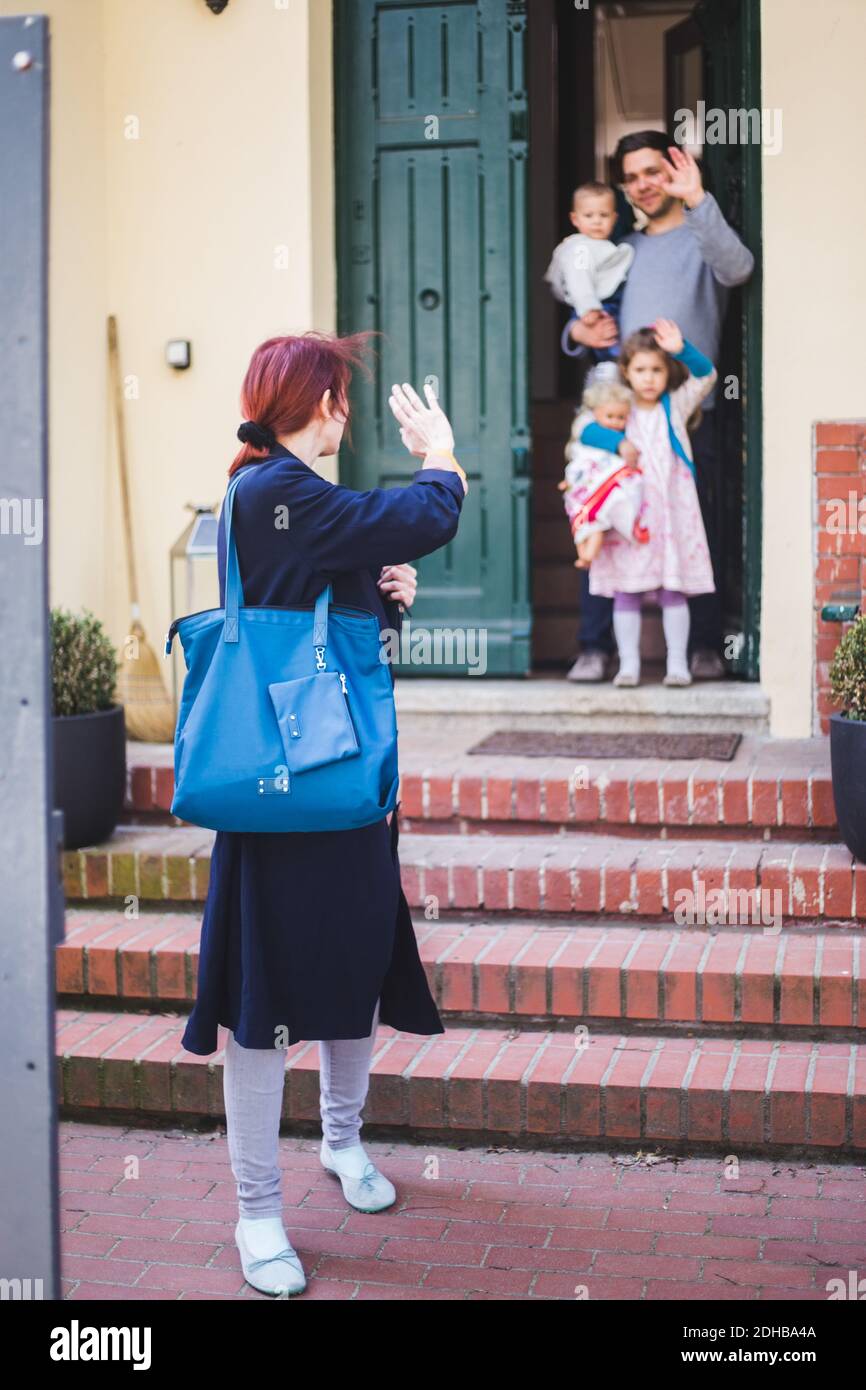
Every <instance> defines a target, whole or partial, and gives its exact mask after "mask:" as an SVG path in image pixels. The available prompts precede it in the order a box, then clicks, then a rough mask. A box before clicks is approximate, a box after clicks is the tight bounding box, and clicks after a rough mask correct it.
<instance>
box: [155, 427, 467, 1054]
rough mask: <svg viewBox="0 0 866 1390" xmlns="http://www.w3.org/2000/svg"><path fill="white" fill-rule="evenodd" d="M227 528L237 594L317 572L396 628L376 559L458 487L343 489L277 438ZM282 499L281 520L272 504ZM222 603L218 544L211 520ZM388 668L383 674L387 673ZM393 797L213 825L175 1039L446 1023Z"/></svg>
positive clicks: (457, 498)
mask: <svg viewBox="0 0 866 1390" xmlns="http://www.w3.org/2000/svg"><path fill="white" fill-rule="evenodd" d="M244 471H250V472H251V473H253V474H254V475H255V476H254V477H250V478H247V479H246V480H245V481H244V482H242V483H241V484H240V486H239V488H238V491H237V494H236V497H235V505H234V512H233V522H232V526H233V530H234V531H235V536H236V543H237V549H238V562H239V565H240V572H241V583H242V584H243V590H244V601H245V602H246V604H247V605H248V606H250V607H255V606H265V605H266V606H276V607H292V606H294V605H297V604H312V603H314V602H315V599H316V598H317V596H318V595H319V593H320V592H321V591H322V589H323V588H324V587H325V585H326V584H327V583H331V584H332V585H333V601H334V603H335V604H340V603H346V604H351V605H353V606H355V607H359V608H366V609H367V610H369V611H370V612H372V613H375V614H376V616H377V618H378V620H379V625H380V629H382V628H389V629H399V625H400V614H399V605H397V604H396V603H393V602H391V601H389V600H385V599H383V596H382V595H381V594H380V592H379V590H378V589H377V587H376V582H377V580H378V577H379V572H380V570H381V567H382V566H383V565H397V564H403V563H405V562H407V561H409V562H411V561H413V560H416V559H419V558H420V557H421V556H422V555H428V554H430V552H431V551H434V550H438V549H439V548H440V546H443V545H445V544H446V543H447V542H448V541H450V540H451V539H452V537H453V536H454V535H455V533H456V531H457V525H458V522H459V519H460V509H461V507H462V504H463V497H464V493H463V485H462V483H461V481H460V479H459V477H458V476H457V474H455V473H451V472H448V471H446V470H444V469H443V470H440V469H433V468H429V469H419V470H418V471H417V472H416V473H415V476H414V480H413V482H411V483H410V484H409V485H408V486H407V487H401V488H372V489H370V490H369V491H367V492H354V491H353V490H352V489H351V488H347V487H343V486H341V485H339V484H336V485H335V484H332V483H329V482H327V481H326V480H325V479H324V478H322V477H320V476H319V474H318V473H316V472H315V471H314V470H313V469H312V468H310V467H308V465H307V464H305V463H302V462H301V460H300V459H299V458H296V457H295V455H294V454H291V453H290V452H289V451H288V450H287V449H284V448H283V447H282V445H277V446H276V448H275V449H274V450H273V451H272V453H271V454H270V455H269V456H268V457H267V458H266V459H264V460H261V461H259V460H256V461H255V462H254V463H249V464H247V465H246V466H245V470H244ZM281 506H285V507H288V509H289V511H288V529H285V528H280V527H278V526H277V525H275V516H276V515H277V513H276V512H275V508H278V507H281ZM218 567H219V581H220V604H221V605H223V604H224V603H225V572H226V544H225V533H224V530H223V519H222V514H221V517H220V526H219V532H218ZM392 674H393V673H392ZM397 844H398V827H397V812H396V811H395V813H394V815H393V816H392V819H391V825H390V827H389V826H388V823H387V821H386V820H384V819H383V820H381V821H378V822H377V823H376V824H375V825H368V826H365V827H363V828H362V829H360V830H335V831H316V832H310V833H295V834H251V833H250V834H240V833H235V832H228V831H217V833H216V837H215V841H214V847H213V852H212V855H211V868H210V882H209V885H208V894H207V899H206V902H205V908H204V917H203V921H202V929H201V952H200V956H199V966H198V991H197V997H196V1002H195V1005H194V1007H193V1010H192V1013H191V1014H190V1016H189V1019H188V1021H187V1025H186V1029H185V1031H184V1034H183V1038H182V1044H183V1046H184V1048H185V1049H186V1050H187V1051H188V1052H193V1053H197V1054H198V1055H200V1056H209V1055H210V1054H211V1053H212V1052H216V1050H217V1047H218V1038H217V1025H218V1024H222V1025H223V1026H224V1027H226V1028H230V1029H231V1031H232V1032H233V1033H234V1035H235V1038H236V1039H237V1041H238V1042H239V1043H240V1044H241V1046H242V1047H251V1048H252V1047H254V1048H266V1047H267V1048H270V1047H273V1046H274V1042H275V1037H276V1030H277V1029H285V1030H286V1032H284V1033H281V1034H280V1041H281V1042H286V1041H287V1042H288V1044H289V1045H291V1044H292V1043H296V1042H300V1041H307V1040H311V1039H329V1038H363V1037H368V1036H369V1034H370V1031H371V1028H372V1023H373V1013H374V1010H375V1007H376V1001H377V1000H380V1008H379V1021H380V1022H381V1023H384V1024H388V1025H389V1026H390V1027H392V1028H396V1029H399V1030H400V1031H401V1032H407V1033H421V1034H432V1033H443V1032H444V1031H445V1030H444V1028H443V1025H442V1020H441V1019H440V1017H439V1012H438V1010H437V1008H436V1004H435V1002H434V1000H433V997H432V995H431V993H430V988H429V986H428V983H427V977H426V975H425V973H424V967H423V966H422V964H421V960H420V957H419V955H418V947H417V943H416V940H415V932H414V929H413V927H412V921H411V918H410V914H409V907H408V904H407V902H406V898H405V896H404V894H403V890H402V888H401V885H400V864H399V858H398V854H397Z"/></svg>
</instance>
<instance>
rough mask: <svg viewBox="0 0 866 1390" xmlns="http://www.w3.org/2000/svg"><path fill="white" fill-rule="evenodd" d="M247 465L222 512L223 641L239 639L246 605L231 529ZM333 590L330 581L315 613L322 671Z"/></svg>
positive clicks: (236, 478)
mask: <svg viewBox="0 0 866 1390" xmlns="http://www.w3.org/2000/svg"><path fill="white" fill-rule="evenodd" d="M244 472H245V470H244V469H241V470H240V472H238V473H236V474H235V476H234V477H233V478H232V480H231V482H230V483H229V485H228V490H227V492H226V499H225V504H224V507H223V515H224V517H225V531H226V601H225V615H226V616H225V622H224V625H223V641H224V642H237V640H238V609H239V608H244V607H245V606H246V605H245V603H244V589H243V584H242V583H241V570H240V565H239V563H238V548H237V543H236V541H235V536H234V531H233V530H232V513H233V511H234V501H235V493H236V492H237V490H238V484H239V483H240V481H241V478H242V477H243V476H244ZM333 598H334V595H333V590H332V588H331V585H330V584H327V585H326V586H325V588H324V589H323V590H322V592H321V593H320V594H319V597H318V598H317V599H316V611H315V614H314V615H313V646H314V647H315V648H316V666H317V667H318V669H319V670H320V671H323V670H324V669H325V664H326V663H325V650H326V648H327V645H328V608H329V606H330V604H331V603H332V602H333Z"/></svg>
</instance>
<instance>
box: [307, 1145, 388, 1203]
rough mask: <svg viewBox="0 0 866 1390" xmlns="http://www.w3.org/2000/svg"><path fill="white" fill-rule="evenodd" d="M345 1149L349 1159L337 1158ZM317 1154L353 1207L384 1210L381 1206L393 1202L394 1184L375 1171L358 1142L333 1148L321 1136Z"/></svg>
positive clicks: (377, 1170) (373, 1164) (326, 1170)
mask: <svg viewBox="0 0 866 1390" xmlns="http://www.w3.org/2000/svg"><path fill="white" fill-rule="evenodd" d="M359 1150H360V1153H359ZM348 1152H351V1154H352V1160H350V1162H349V1163H346V1162H345V1160H343V1161H342V1162H341V1159H340V1155H341V1154H345V1153H348ZM319 1158H320V1160H321V1164H322V1167H323V1168H324V1169H325V1172H327V1173H333V1174H334V1176H335V1177H337V1178H339V1179H340V1185H341V1187H342V1189H343V1196H344V1197H345V1199H346V1201H347V1202H348V1203H349V1205H350V1206H352V1207H354V1208H355V1209H356V1211H364V1212H374V1211H384V1209H385V1207H390V1206H393V1204H394V1202H395V1201H396V1198H397V1192H396V1189H395V1187H394V1184H393V1183H392V1182H390V1181H389V1179H388V1178H386V1177H385V1174H384V1173H380V1172H379V1169H378V1168H377V1167H376V1165H375V1163H373V1162H372V1161H371V1160H370V1159H369V1158H368V1156H367V1151H366V1149H364V1148H363V1146H362V1145H361V1143H360V1142H359V1143H358V1144H355V1145H353V1146H352V1148H351V1150H347V1149H337V1150H336V1152H335V1151H334V1150H333V1149H332V1148H330V1146H329V1145H328V1142H327V1140H326V1139H324V1138H323V1139H322V1146H321V1149H320V1150H319Z"/></svg>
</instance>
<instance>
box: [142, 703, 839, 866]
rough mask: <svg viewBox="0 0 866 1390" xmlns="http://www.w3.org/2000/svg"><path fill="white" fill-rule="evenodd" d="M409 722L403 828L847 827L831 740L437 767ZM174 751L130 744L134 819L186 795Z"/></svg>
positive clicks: (820, 832)
mask: <svg viewBox="0 0 866 1390" xmlns="http://www.w3.org/2000/svg"><path fill="white" fill-rule="evenodd" d="M402 727H403V720H402V719H401V767H402V778H401V786H400V797H401V807H400V814H401V833H407V834H408V833H412V832H413V831H414V830H416V829H420V828H422V825H423V828H424V829H425V830H430V829H434V828H443V829H451V830H454V831H461V832H466V833H472V832H474V831H477V830H484V829H503V828H505V827H506V826H510V827H514V828H517V829H520V830H521V831H524V832H526V831H528V830H530V829H533V830H535V829H537V830H538V831H539V832H544V833H549V832H550V831H551V830H552V829H559V828H562V827H566V828H572V829H581V830H588V829H591V828H598V829H608V830H614V831H618V830H622V829H624V830H628V831H629V833H631V834H634V835H639V834H644V833H645V834H657V833H658V831H659V830H660V829H662V828H665V829H667V830H669V831H671V832H674V833H676V834H677V835H682V834H686V833H695V834H702V835H705V836H706V835H712V834H715V833H717V832H719V831H724V832H727V831H733V832H737V833H740V834H744V835H746V834H749V835H752V834H758V835H760V836H763V837H765V838H777V837H780V836H783V835H788V836H795V837H796V838H798V839H801V840H808V839H811V838H825V839H830V838H831V837H833V836H834V832H835V831H836V810H835V806H834V803H833V786H832V780H831V776H830V764H829V753H828V752H827V750H826V749H825V748H824V746H823V743H822V741H820V740H815V744H816V747H815V748H813V747H812V746H811V741H808V742H806V745H805V747H804V746H803V745H802V744H799V743H797V744H796V745H795V749H793V750H792V752H791V756H790V758H788V759H787V760H786V759H785V756H784V747H783V748H782V749H780V748H778V747H775V746H774V745H773V742H772V741H770V740H768V741H767V742H766V744H765V743H764V741H762V740H757V739H745V740H744V745H743V752H742V754H740V753H738V755H737V757H736V758H735V759H734V760H733V761H732V762H729V763H719V762H696V761H690V760H687V759H677V760H674V761H670V762H661V761H658V760H655V759H648V758H646V759H639V760H634V759H632V760H630V761H626V760H625V759H605V760H602V759H587V760H585V761H584V762H581V763H579V764H576V763H575V761H574V760H573V759H568V758H526V757H524V758H512V757H501V756H500V757H497V756H488V755H483V756H482V755H468V754H467V753H465V752H460V753H451V752H447V753H443V755H442V756H441V757H439V758H438V759H437V761H436V763H435V765H432V766H431V760H430V744H429V740H428V741H427V742H426V744H425V743H424V742H423V741H422V740H420V739H419V740H417V741H413V740H412V738H411V737H410V738H407V739H406V740H405V742H404V740H403V737H402ZM478 737H479V738H480V737H482V735H479V736H478ZM466 741H467V743H468V744H471V743H472V741H473V739H472V737H470V738H468V739H467V740H466ZM768 745H769V746H768ZM765 750H766V751H765ZM168 751H169V750H166V751H165V752H163V753H162V757H163V758H165V759H166V762H165V764H164V765H160V763H159V762H158V761H157V759H156V757H155V756H154V755H153V754H152V753H151V752H150V750H149V749H148V750H145V751H144V752H143V753H142V751H140V749H139V750H136V748H135V745H130V768H129V776H128V790H127V798H126V814H127V815H128V816H130V817H134V816H140V817H153V818H158V817H162V818H163V819H166V820H167V818H168V813H169V810H170V807H171V800H172V796H173V793H174V770H173V767H172V766H171V765H169V763H168V760H167V755H168ZM139 759H141V761H138V760H139ZM174 824H177V822H174Z"/></svg>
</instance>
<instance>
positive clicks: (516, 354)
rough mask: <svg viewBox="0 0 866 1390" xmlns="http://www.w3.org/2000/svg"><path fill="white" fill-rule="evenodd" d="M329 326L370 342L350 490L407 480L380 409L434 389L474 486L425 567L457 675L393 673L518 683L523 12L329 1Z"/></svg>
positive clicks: (436, 624) (424, 624)
mask: <svg viewBox="0 0 866 1390" xmlns="http://www.w3.org/2000/svg"><path fill="white" fill-rule="evenodd" d="M335 20H336V52H335V75H336V76H335V97H336V144H337V151H336V153H337V236H338V257H339V325H340V331H341V332H343V333H348V332H355V331H357V330H359V329H365V328H370V329H376V330H378V331H379V332H380V333H381V334H382V335H383V337H382V338H381V339H379V340H378V341H377V350H378V360H377V363H376V371H375V379H374V381H373V382H372V383H366V382H364V381H363V380H362V379H361V378H360V377H359V378H358V380H357V381H356V383H355V388H354V396H353V422H352V434H353V446H352V447H351V448H350V447H348V446H347V447H345V448H344V450H343V452H342V454H341V457H340V479H341V481H343V482H345V483H347V484H348V485H349V486H350V487H354V488H369V487H392V486H401V485H405V483H407V482H408V481H411V477H412V474H413V472H414V471H415V469H416V467H417V466H418V463H417V461H416V460H414V459H412V458H410V456H409V455H408V454H407V453H406V451H405V449H404V448H403V445H402V443H401V441H400V437H399V433H398V431H397V428H396V423H395V421H394V419H393V417H392V415H391V412H390V410H389V409H388V404H387V402H388V395H389V392H390V387H391V384H392V383H393V382H395V381H411V382H412V383H413V384H414V385H415V387H416V389H418V390H420V389H421V387H422V386H423V384H424V382H425V381H426V380H428V379H430V378H433V379H434V384H435V385H436V388H437V390H438V394H439V398H440V400H441V402H442V405H443V408H444V409H445V410H446V411H447V412H448V413H449V415H450V416H451V419H452V421H453V423H454V427H455V434H456V438H457V455H458V457H459V459H460V461H461V463H462V464H463V467H464V468H465V469H466V472H467V474H468V476H469V482H470V492H469V495H468V497H467V499H466V502H465V503H464V507H463V515H462V519H461V523H460V530H459V532H458V535H457V537H456V538H455V539H454V541H452V542H451V544H450V545H448V546H446V547H445V548H444V549H443V550H441V551H439V552H437V553H436V554H435V555H430V556H427V557H425V558H423V559H422V560H420V561H419V563H418V569H419V593H418V598H417V600H416V603H415V605H414V608H413V610H412V615H411V630H412V631H413V632H414V633H415V634H416V636H417V635H418V634H419V633H422V632H424V631H429V632H431V633H434V632H436V631H437V630H439V631H440V632H441V631H442V630H451V631H454V632H456V633H457V634H460V633H461V632H462V633H463V634H466V635H467V637H468V642H469V645H468V646H467V647H466V654H467V660H466V661H461V660H460V659H459V658H460V656H461V647H460V642H459V640H457V641H455V642H453V644H452V643H449V642H448V641H447V640H446V641H445V642H444V643H443V644H442V652H443V653H445V652H450V655H451V657H452V658H454V659H455V660H454V661H453V663H452V662H447V661H446V663H444V664H433V665H429V664H416V663H415V662H412V663H410V664H409V665H408V666H407V665H403V664H401V665H400V666H399V667H398V669H399V670H400V671H401V672H403V673H404V674H416V675H422V676H430V675H445V676H448V675H455V674H459V673H461V672H462V671H465V670H467V669H471V668H475V670H476V672H477V673H480V664H481V662H480V651H481V647H480V645H475V646H473V641H474V642H475V643H476V644H478V643H479V640H483V642H484V644H485V661H484V664H485V665H486V672H487V674H490V675H522V674H525V673H526V672H527V671H528V670H529V664H530V622H531V618H530V595H529V514H530V467H529V445H530V440H529V430H528V380H529V372H528V361H527V285H526V262H527V255H526V227H527V208H526V159H527V103H526V85H525V80H524V63H525V37H526V35H525V31H526V7H525V4H524V3H515V0H457V2H456V3H454V2H453V0H452V2H450V3H444V4H443V3H438V4H434V3H423V2H422V3H419V2H418V0H416V2H415V3H412V4H406V3H401V2H400V0H336V5H335Z"/></svg>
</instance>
